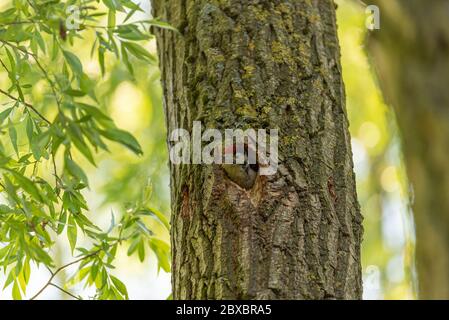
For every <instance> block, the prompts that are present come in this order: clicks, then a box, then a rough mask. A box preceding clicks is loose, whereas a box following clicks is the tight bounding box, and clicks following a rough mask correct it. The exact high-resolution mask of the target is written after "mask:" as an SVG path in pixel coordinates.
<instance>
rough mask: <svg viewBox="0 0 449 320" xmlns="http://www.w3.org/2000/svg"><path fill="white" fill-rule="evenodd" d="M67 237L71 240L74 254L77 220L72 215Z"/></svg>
mask: <svg viewBox="0 0 449 320" xmlns="http://www.w3.org/2000/svg"><path fill="white" fill-rule="evenodd" d="M67 237H68V239H69V243H70V249H71V250H72V254H73V250H74V249H75V246H76V238H77V228H76V224H75V219H74V218H73V216H72V215H71V216H70V217H69V222H68V225H67Z"/></svg>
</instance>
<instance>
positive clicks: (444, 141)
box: [368, 0, 449, 299]
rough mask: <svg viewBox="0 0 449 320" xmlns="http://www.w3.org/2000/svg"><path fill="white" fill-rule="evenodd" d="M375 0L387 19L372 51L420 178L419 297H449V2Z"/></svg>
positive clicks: (412, 173) (411, 171) (409, 162)
mask: <svg viewBox="0 0 449 320" xmlns="http://www.w3.org/2000/svg"><path fill="white" fill-rule="evenodd" d="M372 2H373V1H372ZM374 3H376V4H378V5H379V6H380V12H381V24H380V30H378V31H375V32H372V33H371V34H370V36H369V39H368V45H369V53H370V56H371V58H372V60H373V62H374V65H375V67H376V71H377V74H378V76H379V79H380V81H379V83H380V85H381V88H382V90H383V92H384V95H385V97H386V99H387V102H389V103H390V104H391V105H392V106H393V107H394V109H395V111H396V114H397V117H396V118H397V121H398V124H399V127H400V130H401V134H402V141H403V150H404V158H405V163H406V166H407V172H408V177H409V179H410V182H411V183H412V185H413V190H414V192H413V195H414V203H413V210H414V216H415V224H416V236H417V243H416V259H417V268H418V278H419V296H420V297H421V298H428V299H437V298H440V299H441V298H444V299H449V170H447V161H448V160H447V159H448V155H449V90H448V89H449V88H448V85H449V2H448V1H447V0H432V1H422V0H398V1H391V0H380V1H374Z"/></svg>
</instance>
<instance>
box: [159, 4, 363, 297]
mask: <svg viewBox="0 0 449 320" xmlns="http://www.w3.org/2000/svg"><path fill="white" fill-rule="evenodd" d="M153 12H154V16H155V17H159V18H161V19H162V20H164V21H167V22H169V23H170V24H171V25H172V26H174V27H176V28H177V29H178V30H179V31H180V33H181V34H180V35H179V34H176V33H174V32H172V31H169V30H158V31H156V32H157V40H158V50H159V59H160V64H161V69H162V82H163V87H164V95H165V113H166V119H167V128H168V131H169V132H171V131H172V130H173V129H176V128H185V129H187V130H189V132H191V130H192V123H193V121H202V123H203V127H207V128H218V129H220V130H224V129H225V128H233V129H235V128H242V129H246V128H254V129H256V130H257V129H261V128H262V129H263V128H265V129H279V169H278V171H277V173H276V174H275V175H271V176H259V177H257V180H256V183H255V185H254V187H253V188H252V189H250V190H244V189H243V188H240V187H239V186H238V185H237V184H235V183H234V182H232V181H231V180H230V179H229V178H228V177H227V175H226V174H225V172H224V171H223V170H222V168H221V167H220V165H174V164H170V169H171V198H172V218H171V224H172V272H173V275H172V285H173V297H174V299H334V298H336V299H359V298H361V295H362V285H361V264H360V243H361V237H362V225H361V223H362V217H361V214H360V209H359V205H358V202H357V197H356V190H355V179H354V173H353V164H352V154H351V145H350V136H349V132H348V120H347V117H346V114H345V112H346V111H345V95H344V87H343V83H342V77H341V68H340V57H339V45H338V40H337V28H336V22H335V7H334V3H333V1H331V0H313V1H306V0H301V1H300V0H284V1H272V0H270V1H268V0H212V1H210V0H209V1H206V0H184V1H181V0H164V1H162V0H153Z"/></svg>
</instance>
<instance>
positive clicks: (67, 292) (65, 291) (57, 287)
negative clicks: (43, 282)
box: [50, 283, 81, 300]
mask: <svg viewBox="0 0 449 320" xmlns="http://www.w3.org/2000/svg"><path fill="white" fill-rule="evenodd" d="M50 286H53V287H55V288H56V289H59V290H61V291H62V292H64V293H65V294H66V295H69V296H71V297H72V298H74V299H76V300H81V299H80V298H79V297H77V296H75V295H74V294H73V293H70V292H69V291H67V290H65V289H64V288H61V287H60V286H58V285H57V284H54V283H50Z"/></svg>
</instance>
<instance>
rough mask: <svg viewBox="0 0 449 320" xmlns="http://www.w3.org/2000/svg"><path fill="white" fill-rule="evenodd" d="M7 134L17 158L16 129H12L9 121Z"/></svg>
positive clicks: (12, 125) (12, 126)
mask: <svg viewBox="0 0 449 320" xmlns="http://www.w3.org/2000/svg"><path fill="white" fill-rule="evenodd" d="M8 132H9V138H10V139H11V144H12V146H13V148H14V151H15V152H16V154H17V156H19V147H18V146H17V131H16V128H15V127H14V124H13V123H12V122H11V121H9V128H8Z"/></svg>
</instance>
